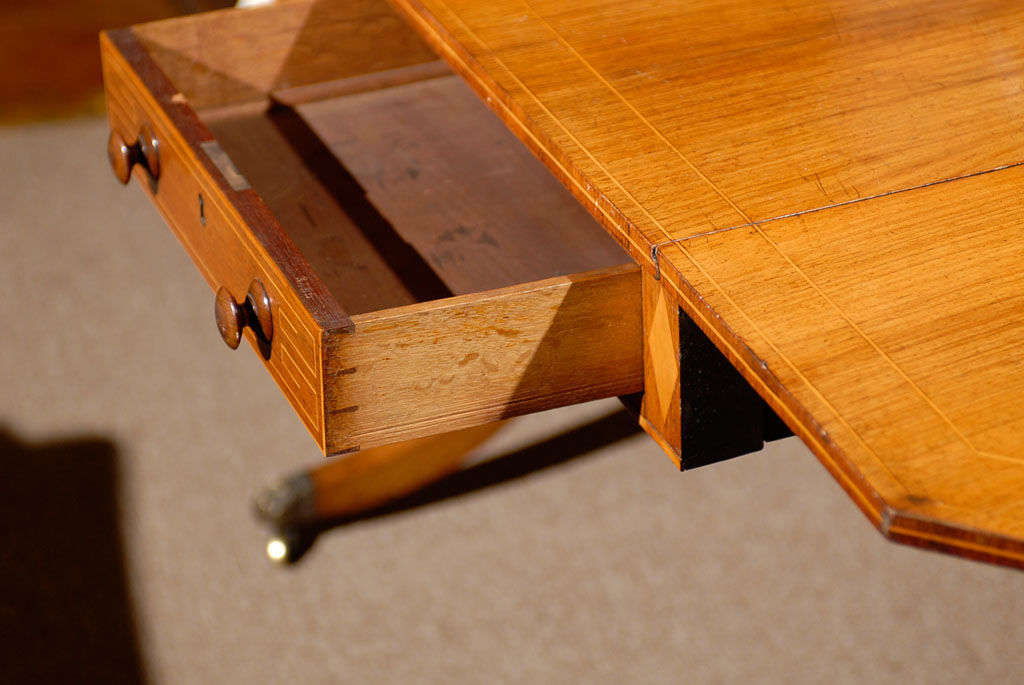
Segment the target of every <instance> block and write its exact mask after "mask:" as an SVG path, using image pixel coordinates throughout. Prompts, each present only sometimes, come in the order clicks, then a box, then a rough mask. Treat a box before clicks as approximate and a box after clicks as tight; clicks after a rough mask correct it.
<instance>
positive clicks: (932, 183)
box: [654, 162, 1024, 250]
mask: <svg viewBox="0 0 1024 685" xmlns="http://www.w3.org/2000/svg"><path fill="white" fill-rule="evenodd" d="M1022 165H1024V162H1012V163H1010V164H1002V165H1000V166H997V167H993V168H991V169H985V170H984V171H975V172H973V173H970V174H962V175H960V176H954V177H952V178H942V179H939V180H937V181H929V182H928V183H920V184H918V185H915V186H910V187H909V188H897V189H896V190H890V191H888V192H885V193H876V194H875V195H869V196H867V197H858V198H855V199H853V200H847V201H845V202H836V203H834V204H831V205H823V206H821V207H813V208H811V209H803V210H800V211H799V212H791V213H789V214H780V215H779V216H773V217H770V218H768V219H762V220H760V221H752V222H749V223H745V224H736V225H735V226H729V227H727V228H716V229H715V230H713V231H702V232H700V233H694V234H693V235H688V236H686V237H684V238H676V239H675V240H669V241H668V242H664V243H658V244H657V245H655V246H654V247H655V248H656V249H659V250H660V249H661V248H663V247H667V246H669V245H674V244H675V243H683V242H686V241H687V240H692V239H694V238H704V237H707V236H710V235H718V234H719V233H726V232H727V231H734V230H736V229H737V228H747V227H750V226H763V225H765V224H768V223H771V222H772V221H779V220H781V219H792V218H793V217H798V216H805V215H807V214H816V213H817V212H824V211H825V210H826V209H835V208H837V207H847V206H849V205H855V204H858V203H860V202H867V201H868V200H878V199H881V198H883V197H889V196H890V195H899V194H900V193H908V192H910V191H912V190H923V189H924V188H931V187H932V186H937V185H942V184H944V183H953V182H954V181H963V180H965V179H968V178H975V177H977V176H984V175H986V174H992V173H995V172H997V171H1005V170H1007V169H1013V168H1016V167H1019V166H1022Z"/></svg>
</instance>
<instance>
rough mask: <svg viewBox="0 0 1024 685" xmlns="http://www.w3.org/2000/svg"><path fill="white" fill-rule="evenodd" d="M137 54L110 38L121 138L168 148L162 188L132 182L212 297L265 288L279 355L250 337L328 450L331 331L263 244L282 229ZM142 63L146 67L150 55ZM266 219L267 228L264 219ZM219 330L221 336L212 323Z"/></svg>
mask: <svg viewBox="0 0 1024 685" xmlns="http://www.w3.org/2000/svg"><path fill="white" fill-rule="evenodd" d="M134 49H138V50H139V51H140V52H141V48H137V43H134V40H133V38H132V37H131V36H130V34H127V32H115V33H113V34H104V36H103V39H102V55H103V75H104V83H105V88H106V95H107V107H108V114H109V118H110V126H111V130H112V131H113V132H115V133H117V134H118V135H120V136H121V137H122V138H123V139H124V140H126V141H131V140H134V139H135V138H136V136H137V135H138V133H139V130H140V128H141V127H143V126H144V125H145V126H148V127H149V128H150V129H151V130H152V132H153V135H154V137H155V138H156V139H157V141H158V154H159V172H158V178H156V179H153V178H152V176H150V174H149V172H148V170H147V169H146V168H144V166H143V165H141V164H137V165H136V166H135V167H134V169H133V171H132V176H133V178H134V179H135V181H136V183H137V184H138V185H139V186H140V187H142V188H143V189H144V191H145V192H146V193H147V194H148V195H149V196H150V198H151V199H152V201H153V204H154V205H156V207H157V208H158V209H159V210H160V212H161V213H162V214H163V216H164V218H165V220H166V221H167V223H168V224H169V226H170V227H171V229H172V230H173V231H174V233H175V234H176V235H177V237H178V239H179V240H180V241H181V244H182V245H183V246H184V247H185V249H186V250H187V251H188V253H189V255H190V256H191V257H192V260H193V261H194V262H195V264H196V266H197V267H198V268H199V271H200V272H201V273H202V275H203V277H204V278H205V279H206V281H207V282H208V283H209V284H210V286H211V288H213V289H214V290H217V289H219V288H222V287H223V288H226V289H227V290H228V291H229V292H230V293H231V294H232V295H233V297H234V298H235V299H236V300H239V301H241V300H244V298H245V296H246V291H247V289H248V288H249V286H250V283H251V282H252V281H253V279H258V280H259V281H260V282H261V283H262V284H263V286H264V287H265V289H266V291H267V293H268V295H269V298H270V302H271V312H272V319H273V334H272V337H271V340H270V341H269V346H267V345H264V346H263V348H262V350H261V347H260V344H259V343H258V341H257V339H256V336H255V335H254V334H253V332H252V331H251V330H247V331H246V334H245V335H246V337H247V338H249V340H250V343H252V344H253V346H254V347H255V348H256V349H257V350H260V351H261V356H262V357H263V358H264V363H265V364H266V367H267V369H268V370H269V372H270V374H271V375H272V376H273V378H274V380H275V381H276V382H277V384H278V385H279V386H280V388H281V390H282V392H283V393H284V395H285V396H286V397H287V398H288V400H289V401H290V402H291V404H292V406H293V407H294V408H295V410H296V412H297V413H298V414H299V416H300V417H301V418H302V421H303V422H304V423H305V425H306V427H307V428H308V429H309V431H310V432H311V433H312V435H313V436H314V438H316V439H317V441H318V443H319V444H320V446H321V447H322V446H323V425H324V422H323V409H322V408H323V393H322V384H321V376H320V369H321V368H322V362H321V338H322V330H323V328H322V323H323V321H318V320H317V319H316V318H315V317H314V316H313V315H312V314H311V313H310V311H309V309H310V308H309V307H307V303H304V302H303V301H302V298H300V296H299V295H298V294H297V292H296V290H297V288H296V287H295V285H294V283H293V282H292V280H293V279H294V278H295V277H294V276H293V278H292V279H289V277H288V276H286V275H285V274H284V273H283V272H282V269H281V267H280V265H279V263H278V261H277V260H275V259H273V258H271V257H270V255H269V253H268V249H267V246H266V245H265V239H266V236H257V235H255V234H254V230H253V229H254V224H256V225H255V228H256V230H259V228H260V226H259V222H260V221H267V222H272V221H273V219H272V217H270V216H269V212H267V211H266V208H265V207H262V206H261V205H262V202H260V201H259V199H258V197H256V194H255V193H254V192H253V191H251V190H246V189H244V188H242V189H241V190H240V191H239V190H236V189H235V188H232V182H233V183H234V186H235V187H236V188H237V187H239V186H244V179H240V178H239V177H232V176H233V174H232V173H231V169H230V168H229V167H226V166H225V163H224V161H223V160H222V159H221V160H217V162H219V163H220V165H221V167H223V168H224V170H223V171H222V170H221V168H219V167H218V166H217V162H215V161H214V160H211V159H210V158H209V155H208V154H207V151H211V152H213V153H214V156H216V149H217V148H216V147H215V143H213V144H212V145H211V143H212V142H213V141H212V136H210V135H209V133H208V132H206V131H205V128H204V127H203V126H202V125H201V124H200V123H199V122H198V120H196V119H195V117H194V115H193V116H191V120H190V118H189V115H190V114H191V113H190V111H189V110H188V108H187V105H184V104H182V105H180V112H175V108H176V107H178V105H177V103H175V102H174V100H175V96H174V94H173V93H171V92H169V89H161V88H160V86H161V85H166V84H161V83H160V82H159V80H158V77H159V74H157V75H156V77H157V78H154V75H153V74H146V73H145V71H144V70H143V69H140V64H139V62H136V61H135V60H132V61H130V60H131V57H132V51H133V50H134ZM138 57H139V58H140V61H141V62H142V63H143V65H144V58H145V55H144V54H141V55H138ZM133 62H134V63H133ZM140 71H142V72H143V73H142V74H141V76H140V73H139V72H140ZM143 77H146V78H145V82H144V81H143ZM164 80H165V79H164ZM161 90H163V92H161ZM168 110H170V112H169V111H168ZM175 114H179V115H180V117H176V116H175ZM175 119H177V120H175ZM204 143H205V145H204ZM228 164H230V162H228ZM225 172H226V173H225ZM226 176H227V177H232V178H231V180H229V179H228V178H226ZM246 205H247V206H246ZM240 208H241V209H240ZM242 211H248V212H249V213H250V214H255V215H256V217H255V219H254V218H253V217H248V221H247V220H246V218H243V216H241V212H242ZM261 212H262V213H264V214H266V218H263V217H261V216H259V215H260V213H261ZM271 228H272V227H271ZM279 239H280V238H278V240H279ZM284 240H287V239H286V238H284ZM272 248H273V249H274V254H275V255H278V259H280V255H282V254H284V255H287V249H284V250H282V248H281V245H280V244H275V245H272ZM285 248H287V246H285ZM292 249H293V251H294V248H292ZM299 277H300V278H301V274H300V275H299ZM309 280H310V279H308V278H307V279H306V282H307V283H308V282H309ZM304 294H305V295H306V296H307V297H306V299H307V300H309V299H314V307H317V306H319V309H320V311H319V313H320V314H321V319H326V320H327V323H328V324H330V325H333V326H338V325H339V324H340V325H341V326H342V327H343V326H344V324H345V321H344V314H343V313H340V310H339V311H334V312H332V311H330V309H331V308H330V303H329V302H327V303H326V304H321V303H318V302H316V301H315V299H316V295H317V293H315V292H314V293H312V296H311V295H310V293H309V292H307V293H304ZM212 303H213V298H212V297H211V305H212ZM325 312H326V315H325ZM212 313H213V307H212V306H211V314H212ZM210 327H211V329H213V328H214V327H215V324H214V321H213V317H212V316H211V320H210ZM268 348H269V349H268Z"/></svg>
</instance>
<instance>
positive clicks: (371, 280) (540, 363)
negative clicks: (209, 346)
mask: <svg viewBox="0 0 1024 685" xmlns="http://www.w3.org/2000/svg"><path fill="white" fill-rule="evenodd" d="M101 44H102V55H103V70H104V80H105V85H106V91H107V102H108V111H109V116H110V126H111V146H110V154H111V162H112V164H113V166H114V170H115V173H116V174H117V175H118V176H119V177H121V178H122V180H124V181H126V182H127V180H128V178H129V177H134V178H135V179H136V181H137V182H138V184H139V185H140V186H142V187H143V188H144V189H145V191H146V192H147V193H148V194H149V195H150V197H151V198H152V201H153V202H154V204H155V205H156V206H157V207H158V208H159V210H160V211H161V212H162V214H163V215H164V217H165V219H166V220H167V222H168V224H169V225H170V226H171V228H172V229H173V230H174V232H175V233H176V235H177V236H178V238H179V240H180V241H181V243H182V244H183V245H184V247H185V248H186V250H187V251H188V252H189V254H190V255H191V256H192V258H193V260H194V261H195V264H196V266H197V267H198V268H199V270H200V271H201V272H202V274H203V276H204V277H205V278H206V280H207V281H208V283H209V284H210V286H211V287H212V288H213V289H214V290H215V291H216V292H217V293H218V294H217V298H216V303H217V306H216V313H217V324H218V326H219V328H220V332H221V334H222V336H223V337H224V338H225V340H226V341H227V342H228V343H229V344H234V345H237V343H238V341H239V337H240V336H241V335H244V337H246V338H248V339H249V341H250V343H251V344H252V345H253V346H254V347H255V349H256V350H257V352H258V353H259V354H260V356H261V357H262V359H263V361H264V363H265V364H266V367H267V369H268V370H269V372H270V373H271V375H272V376H273V377H274V379H275V380H276V382H277V383H278V385H279V386H280V388H281V390H282V392H283V393H284V394H285V396H286V397H287V398H288V400H289V401H290V402H291V404H292V406H293V407H294V408H295V410H296V412H297V413H298V414H299V416H300V417H301V418H302V420H303V422H304V423H305V425H306V426H307V427H308V429H309V431H310V433H311V434H312V435H313V436H314V438H315V439H316V441H317V443H318V444H319V445H320V447H321V448H322V449H323V451H324V452H325V453H326V454H338V453H342V452H347V451H352V450H357V449H360V448H369V447H373V446H376V445H382V444H386V443H390V442H395V441H399V440H407V439H412V438H415V437H419V436H423V435H429V434H434V433H440V432H443V431H448V430H454V429H457V428H461V427H467V426H471V425H474V424H478V423H483V422H486V421H491V420H496V419H500V418H506V417H509V416H514V415H517V414H522V413H527V412H532V411H538V410H542V409H547V408H552V407H556V406H561V405H565V404H571V403H575V402H581V401H586V400H591V399H596V398H600V397H609V396H614V395H621V394H626V393H632V392H637V391H639V390H640V389H641V386H642V379H643V363H642V359H641V357H642V352H641V348H642V343H641V315H640V293H641V288H640V275H639V271H638V268H637V267H636V266H634V265H633V264H632V262H631V260H630V259H629V257H628V256H627V255H626V253H625V252H624V251H623V250H622V249H621V248H620V247H619V246H618V245H617V244H616V243H615V242H614V241H613V240H612V239H611V238H610V237H608V235H607V234H606V233H605V231H604V230H603V229H602V228H601V227H600V226H598V225H597V224H596V223H595V222H594V220H593V219H592V218H591V217H590V216H589V215H588V214H587V213H586V211H585V210H584V209H583V208H582V207H580V206H579V204H578V203H577V202H576V200H575V199H574V198H573V197H572V196H571V195H570V194H569V193H568V192H567V191H565V190H564V189H563V188H562V186H561V185H560V184H559V183H558V182H557V181H556V180H555V179H554V178H553V177H552V176H551V175H550V174H549V172H548V171H547V170H546V169H545V168H544V166H543V165H542V164H541V163H540V162H538V161H537V160H536V159H534V157H533V156H532V155H531V154H530V152H529V151H528V150H527V149H526V148H525V147H524V146H523V145H522V144H521V143H520V142H519V141H518V140H517V139H516V138H515V137H514V136H513V135H512V134H511V133H510V132H509V131H508V130H507V129H506V128H505V127H504V125H503V124H502V123H501V122H500V121H499V120H498V119H497V117H495V116H494V115H493V114H491V113H490V112H489V111H488V110H487V109H486V107H485V106H484V105H483V104H482V103H481V102H479V100H478V99H477V97H476V96H475V95H474V94H473V93H472V92H471V91H470V90H469V88H468V86H466V85H465V84H464V83H463V82H462V81H461V79H460V78H459V77H457V76H454V75H452V74H451V73H450V72H449V71H448V70H447V68H446V67H445V66H444V65H443V64H442V63H440V62H438V61H437V58H436V56H435V55H434V54H433V53H432V52H431V51H430V49H429V48H427V47H426V46H425V45H424V44H423V43H422V42H421V41H420V40H419V39H418V38H417V37H416V35H415V34H414V33H413V32H412V30H411V29H409V28H408V27H406V26H405V24H404V23H403V21H402V20H401V19H400V18H399V17H397V16H396V15H395V14H394V13H393V12H392V11H391V10H390V8H389V7H388V5H387V3H386V2H385V1H384V0H355V1H350V2H329V3H327V2H319V3H311V2H288V3H283V4H279V5H276V6H270V7H264V8H256V9H251V10H226V11H223V12H214V13H210V14H205V15H195V16H191V17H185V18H181V19H175V20H170V21H162V22H157V23H153V24H145V25H140V26H136V27H132V28H129V29H122V30H118V31H111V32H107V33H104V34H103V36H102V37H101ZM624 312H625V314H624ZM211 327H212V322H211Z"/></svg>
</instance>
